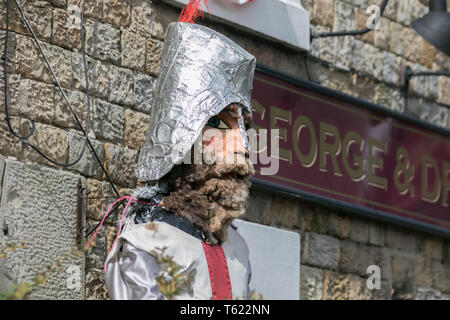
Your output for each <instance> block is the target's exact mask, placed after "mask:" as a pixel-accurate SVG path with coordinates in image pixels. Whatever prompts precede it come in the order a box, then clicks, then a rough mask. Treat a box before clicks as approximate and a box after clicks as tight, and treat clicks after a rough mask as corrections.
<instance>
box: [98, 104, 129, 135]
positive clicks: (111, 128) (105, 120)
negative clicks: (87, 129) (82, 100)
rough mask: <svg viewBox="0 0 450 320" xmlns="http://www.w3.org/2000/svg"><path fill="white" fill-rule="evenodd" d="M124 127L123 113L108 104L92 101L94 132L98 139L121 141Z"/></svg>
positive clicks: (121, 109) (117, 107)
mask: <svg viewBox="0 0 450 320" xmlns="http://www.w3.org/2000/svg"><path fill="white" fill-rule="evenodd" d="M124 125H125V111H124V109H123V108H122V107H120V106H116V105H113V104H111V103H109V102H106V101H103V100H100V99H95V100H94V127H93V129H94V132H95V135H96V136H97V137H99V138H103V139H106V140H110V141H115V142H117V141H121V140H122V137H123V128H124Z"/></svg>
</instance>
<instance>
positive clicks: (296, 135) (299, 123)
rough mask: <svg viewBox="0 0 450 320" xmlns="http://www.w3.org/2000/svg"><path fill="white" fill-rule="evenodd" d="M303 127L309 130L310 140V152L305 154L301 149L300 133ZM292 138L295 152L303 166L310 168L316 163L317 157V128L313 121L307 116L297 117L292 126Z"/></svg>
mask: <svg viewBox="0 0 450 320" xmlns="http://www.w3.org/2000/svg"><path fill="white" fill-rule="evenodd" d="M302 129H305V130H308V131H309V136H310V141H309V146H310V147H309V152H308V154H306V155H304V154H303V153H301V151H300V146H299V142H300V134H301V131H302ZM292 140H293V143H294V152H295V155H296V156H297V158H298V160H299V161H300V163H301V164H302V166H304V167H306V168H309V167H312V166H313V165H314V162H315V161H316V158H317V138H316V130H315V129H314V125H313V123H312V121H311V120H310V119H309V118H308V117H307V116H299V117H298V118H297V119H295V122H294V126H293V128H292Z"/></svg>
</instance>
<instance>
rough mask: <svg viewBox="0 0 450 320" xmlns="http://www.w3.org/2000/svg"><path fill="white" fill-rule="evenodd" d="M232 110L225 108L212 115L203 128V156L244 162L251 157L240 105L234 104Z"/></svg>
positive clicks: (215, 159)
mask: <svg viewBox="0 0 450 320" xmlns="http://www.w3.org/2000/svg"><path fill="white" fill-rule="evenodd" d="M232 107H234V110H235V111H236V110H238V112H232V111H230V110H229V108H225V109H224V110H222V112H220V113H219V114H218V115H216V116H213V117H211V118H210V119H209V120H208V122H207V124H206V126H205V127H204V128H203V131H202V134H203V138H202V142H203V157H204V161H205V162H206V163H208V164H211V163H210V162H216V163H226V164H242V163H245V158H248V157H249V149H248V143H246V132H245V126H244V120H243V117H242V116H240V107H239V106H237V105H232Z"/></svg>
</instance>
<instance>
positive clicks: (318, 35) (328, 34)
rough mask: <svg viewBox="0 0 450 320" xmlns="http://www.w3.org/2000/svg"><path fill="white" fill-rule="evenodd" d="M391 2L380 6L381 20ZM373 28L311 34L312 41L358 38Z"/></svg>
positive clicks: (384, 1)
mask: <svg viewBox="0 0 450 320" xmlns="http://www.w3.org/2000/svg"><path fill="white" fill-rule="evenodd" d="M388 1H389V0H383V2H382V3H381V6H380V19H381V16H382V15H383V12H384V9H386V6H387V3H388ZM372 30H373V29H371V28H365V29H362V30H350V31H336V32H323V33H316V34H311V40H313V39H315V38H324V37H340V36H357V35H361V34H365V33H367V32H370V31H372Z"/></svg>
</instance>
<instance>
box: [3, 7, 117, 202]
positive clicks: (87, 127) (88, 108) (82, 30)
mask: <svg viewBox="0 0 450 320" xmlns="http://www.w3.org/2000/svg"><path fill="white" fill-rule="evenodd" d="M14 2H15V4H16V6H17V8H18V9H19V11H20V13H21V17H22V19H23V21H24V22H25V24H26V26H27V28H28V30H29V31H30V32H31V34H32V35H33V38H34V40H35V42H36V44H37V45H38V48H39V50H40V51H41V53H42V55H43V56H44V60H45V61H46V63H47V66H48V68H49V69H50V72H51V73H52V75H53V77H54V79H55V81H56V83H57V85H58V88H59V90H60V91H61V93H62V95H63V98H64V99H65V101H66V103H67V104H68V106H69V109H70V111H71V112H72V114H73V116H74V118H75V121H76V123H77V124H78V126H79V127H80V129H81V130H83V126H82V124H81V122H80V120H79V119H78V117H77V115H76V113H75V111H74V110H73V108H72V105H71V104H70V102H69V101H68V99H67V96H66V94H65V92H64V91H63V89H62V87H61V85H60V83H59V81H58V78H57V77H56V75H55V73H54V72H53V69H52V67H51V65H50V63H49V62H48V59H47V57H46V56H45V53H44V52H43V50H42V47H41V46H40V43H39V41H38V39H37V37H36V35H35V34H34V32H33V29H32V28H31V26H30V24H29V23H28V20H27V19H26V17H25V14H24V13H23V10H22V7H21V6H20V4H19V3H18V2H17V1H16V0H14ZM85 4H86V0H84V1H83V6H82V11H81V28H80V33H81V54H82V57H83V66H84V74H85V79H86V95H87V102H88V105H87V120H86V129H85V130H83V134H84V143H83V147H82V150H81V152H80V155H79V156H78V158H77V159H76V160H75V161H74V162H72V163H68V164H66V163H64V164H63V163H58V162H56V161H53V160H52V159H50V158H49V157H47V156H46V155H45V154H44V153H43V152H41V151H40V150H39V149H38V148H37V147H35V146H34V145H33V144H31V143H29V142H28V141H26V140H27V139H28V138H29V137H31V136H32V135H33V133H34V131H35V124H34V120H29V121H30V122H31V125H32V128H31V132H30V133H29V134H28V135H26V136H20V135H18V134H17V133H16V132H14V130H13V128H12V126H11V123H10V118H9V112H8V99H7V94H8V93H7V81H8V80H7V70H6V67H7V66H6V65H7V60H6V53H7V42H8V34H9V28H8V23H9V22H8V19H9V0H6V36H5V48H4V53H3V56H2V59H3V66H4V70H3V72H4V73H3V74H4V83H5V86H4V92H5V114H6V119H5V120H6V122H7V124H8V128H9V131H10V132H11V133H12V134H13V135H14V136H15V137H17V138H18V139H20V140H21V141H22V142H23V143H24V144H26V145H28V146H30V147H31V148H33V149H34V150H35V151H36V152H38V154H40V155H41V156H42V157H44V158H45V159H46V160H47V161H49V162H51V163H53V164H55V165H57V166H62V167H70V166H74V165H75V164H77V163H78V162H79V161H80V160H81V158H82V156H83V155H84V152H85V149H86V144H88V145H89V147H90V149H91V151H92V153H93V155H94V157H95V159H96V160H97V162H98V163H99V165H100V167H101V169H102V171H103V172H104V173H105V176H106V178H107V180H108V182H109V183H110V185H111V187H112V189H113V191H114V193H115V194H116V196H117V197H119V192H118V191H117V188H116V187H115V186H114V184H113V183H112V181H111V178H110V177H109V174H108V172H107V171H106V169H105V168H104V166H103V164H102V162H101V160H100V158H99V157H98V155H97V153H96V152H95V149H94V147H93V145H92V143H91V141H90V140H89V136H88V133H89V124H90V93H89V92H90V90H89V79H88V74H87V64H86V55H85V47H84V32H85V30H84V12H85Z"/></svg>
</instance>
